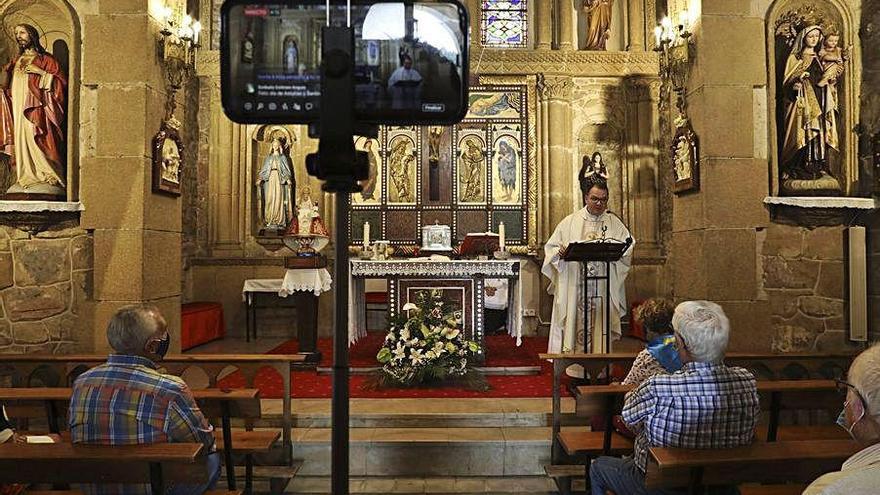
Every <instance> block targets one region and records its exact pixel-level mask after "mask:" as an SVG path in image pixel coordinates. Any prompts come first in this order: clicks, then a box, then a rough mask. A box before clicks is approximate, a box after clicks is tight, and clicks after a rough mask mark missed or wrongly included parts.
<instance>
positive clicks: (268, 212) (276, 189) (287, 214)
mask: <svg viewBox="0 0 880 495" xmlns="http://www.w3.org/2000/svg"><path fill="white" fill-rule="evenodd" d="M257 186H258V187H259V189H260V193H261V195H262V198H261V199H262V205H261V206H262V208H261V213H262V225H261V230H280V231H282V232H283V231H284V230H285V229H287V225H288V224H289V223H290V220H291V218H292V217H293V203H292V202H291V199H290V191H291V190H292V189H293V188H294V187H295V186H294V178H293V167H291V165H290V158H288V157H287V153H286V149H285V146H284V142H283V140H282V138H279V137H275V138H273V139H272V149H271V150H270V151H269V154H268V155H266V158H265V159H263V166H262V167H261V168H260V174H259V176H258V178H257Z"/></svg>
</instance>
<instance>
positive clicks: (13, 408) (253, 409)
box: [0, 388, 299, 493]
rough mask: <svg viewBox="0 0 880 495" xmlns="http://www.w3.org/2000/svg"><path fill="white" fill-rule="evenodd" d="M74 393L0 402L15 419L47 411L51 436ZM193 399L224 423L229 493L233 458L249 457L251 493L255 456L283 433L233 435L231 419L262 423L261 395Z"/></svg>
mask: <svg viewBox="0 0 880 495" xmlns="http://www.w3.org/2000/svg"><path fill="white" fill-rule="evenodd" d="M72 391H73V389H70V388H0V401H2V402H3V403H4V404H6V409H7V412H8V413H9V415H10V417H12V418H26V417H35V416H37V415H40V413H41V412H42V411H41V410H42V409H44V410H45V414H46V416H47V423H48V425H49V430H50V432H52V433H59V431H60V428H59V424H66V421H64V419H65V416H66V413H67V408H68V405H69V403H70V397H71V394H72ZM193 396H194V397H195V399H196V402H198V404H199V408H200V409H201V410H202V413H203V414H204V415H205V416H206V417H208V418H220V419H221V428H220V429H219V430H215V432H214V434H215V442H216V446H217V450H218V451H221V452H223V456H224V464H225V466H226V479H227V485H228V487H229V489H230V490H235V489H236V478H235V462H234V459H233V454H239V455H244V456H245V493H250V492H251V488H252V485H253V475H254V462H253V461H254V458H253V456H254V454H259V453H266V452H269V451H270V450H271V448H272V446H273V445H274V444H275V442H276V441H277V440H278V438H279V436H280V432H278V431H263V430H261V431H232V426H231V419H232V418H238V419H245V420H253V419H259V418H260V416H261V410H260V399H259V391H258V390H256V389H233V390H222V389H202V390H195V391H193ZM39 403H42V404H44V407H43V408H40V407H35V404H39ZM227 446H229V448H227ZM298 468H299V466H298V465H294V466H291V467H290V468H289V469H287V470H286V471H287V476H289V477H291V478H292V477H293V476H294V475H295V474H296V470H298Z"/></svg>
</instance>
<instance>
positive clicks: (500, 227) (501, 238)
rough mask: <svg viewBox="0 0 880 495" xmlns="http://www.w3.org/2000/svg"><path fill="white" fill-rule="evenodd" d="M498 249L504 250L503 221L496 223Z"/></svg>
mask: <svg viewBox="0 0 880 495" xmlns="http://www.w3.org/2000/svg"><path fill="white" fill-rule="evenodd" d="M498 250H499V251H504V222H499V223H498Z"/></svg>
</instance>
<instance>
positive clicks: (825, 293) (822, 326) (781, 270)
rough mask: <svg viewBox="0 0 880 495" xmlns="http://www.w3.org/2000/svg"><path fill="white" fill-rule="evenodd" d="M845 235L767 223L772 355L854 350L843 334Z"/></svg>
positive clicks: (765, 263)
mask: <svg viewBox="0 0 880 495" xmlns="http://www.w3.org/2000/svg"><path fill="white" fill-rule="evenodd" d="M843 236H844V232H843V228H842V227H818V228H815V229H807V228H804V227H797V226H788V225H779V224H771V225H770V226H769V228H768V229H767V230H766V237H765V238H764V242H763V246H762V249H761V258H760V259H761V263H762V265H763V280H762V285H763V292H764V293H765V294H766V296H767V300H768V301H769V304H770V322H771V325H772V327H771V328H772V336H771V349H772V350H773V351H777V352H806V351H815V352H836V351H845V350H851V349H852V348H855V347H858V346H856V345H853V344H851V343H850V342H849V339H848V337H847V335H846V328H847V325H846V315H845V311H846V301H845V299H844V298H845V283H846V276H845V267H844V243H843Z"/></svg>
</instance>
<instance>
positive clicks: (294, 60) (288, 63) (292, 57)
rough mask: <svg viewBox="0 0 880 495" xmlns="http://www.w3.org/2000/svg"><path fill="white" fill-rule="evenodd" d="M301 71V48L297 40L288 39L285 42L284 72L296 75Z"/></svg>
mask: <svg viewBox="0 0 880 495" xmlns="http://www.w3.org/2000/svg"><path fill="white" fill-rule="evenodd" d="M298 70H299V48H297V46H296V40H295V39H293V38H287V39H286V40H284V72H286V73H288V74H296V73H297V72H298Z"/></svg>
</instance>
